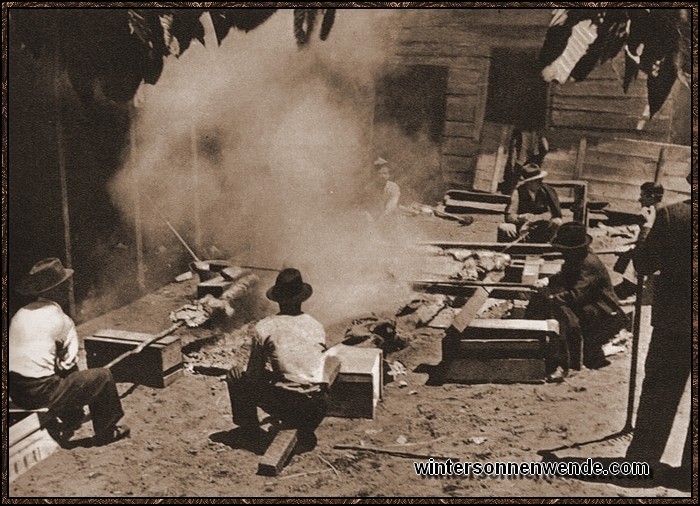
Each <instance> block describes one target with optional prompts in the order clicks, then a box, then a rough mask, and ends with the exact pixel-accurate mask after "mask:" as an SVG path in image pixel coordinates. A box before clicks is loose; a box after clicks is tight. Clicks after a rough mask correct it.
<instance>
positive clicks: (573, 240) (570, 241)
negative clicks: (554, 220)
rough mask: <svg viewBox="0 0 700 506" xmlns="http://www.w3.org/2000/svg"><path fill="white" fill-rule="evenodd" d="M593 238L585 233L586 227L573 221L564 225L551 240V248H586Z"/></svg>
mask: <svg viewBox="0 0 700 506" xmlns="http://www.w3.org/2000/svg"><path fill="white" fill-rule="evenodd" d="M592 240H593V238H592V237H591V236H590V235H588V234H587V233H586V227H585V226H584V225H582V224H581V223H576V222H574V221H572V222H569V223H564V224H563V225H562V226H561V227H559V230H558V231H557V235H556V237H555V238H554V239H553V240H552V247H554V248H556V249H560V250H574V249H582V248H587V247H588V245H589V244H591V241H592Z"/></svg>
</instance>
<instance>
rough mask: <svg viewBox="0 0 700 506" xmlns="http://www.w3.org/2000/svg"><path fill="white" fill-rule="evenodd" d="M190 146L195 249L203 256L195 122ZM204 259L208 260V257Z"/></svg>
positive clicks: (191, 131)
mask: <svg viewBox="0 0 700 506" xmlns="http://www.w3.org/2000/svg"><path fill="white" fill-rule="evenodd" d="M190 145H191V147H192V183H193V185H192V186H193V187H194V208H193V210H192V212H193V214H194V249H195V250H196V251H199V253H200V255H201V254H202V220H201V213H200V202H199V191H200V190H199V156H198V149H199V147H198V142H197V127H196V126H195V124H194V122H193V123H192V128H191V129H190ZM204 258H207V257H206V256H205V257H204Z"/></svg>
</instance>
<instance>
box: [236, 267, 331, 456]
mask: <svg viewBox="0 0 700 506" xmlns="http://www.w3.org/2000/svg"><path fill="white" fill-rule="evenodd" d="M311 293H312V288H311V285H309V284H308V283H305V282H304V281H303V279H302V277H301V273H300V272H299V271H298V270H297V269H284V270H282V271H281V272H280V273H279V275H278V276H277V281H276V282H275V285H274V286H273V287H272V288H270V289H269V290H268V291H267V298H268V299H270V300H272V301H275V302H276V303H277V304H278V305H279V308H280V311H279V313H277V314H276V315H274V316H268V317H267V318H264V319H263V320H261V321H259V322H258V323H257V324H256V325H255V335H254V336H253V342H252V347H251V351H250V358H249V360H248V367H247V369H246V371H245V373H244V372H242V371H240V370H239V369H238V368H237V367H234V368H232V369H231V370H230V371H229V373H228V375H227V378H226V381H227V384H228V388H229V396H230V400H231V412H232V415H233V422H234V423H235V424H236V425H238V426H239V427H240V429H241V431H242V435H243V437H244V438H246V439H249V440H255V439H259V438H260V437H261V436H263V433H262V431H261V430H260V422H259V420H258V415H257V407H258V406H259V407H261V408H262V409H264V410H265V411H267V412H268V414H270V415H272V416H273V417H276V418H278V419H279V420H280V421H281V422H282V425H283V426H286V427H289V428H293V429H297V430H298V446H297V451H307V450H310V449H312V448H313V447H314V446H316V436H315V434H314V432H315V430H316V428H317V427H318V425H319V424H320V423H321V421H322V420H323V417H324V416H325V414H326V410H327V408H328V389H327V386H328V385H327V383H326V381H325V378H324V364H325V355H324V352H325V351H326V333H325V330H324V329H323V325H321V323H319V322H318V321H317V320H315V319H314V318H313V317H311V316H309V315H308V314H305V313H304V312H302V310H301V304H302V302H304V301H305V300H306V299H308V298H309V297H310V296H311Z"/></svg>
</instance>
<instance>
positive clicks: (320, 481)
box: [9, 218, 689, 498]
mask: <svg viewBox="0 0 700 506" xmlns="http://www.w3.org/2000/svg"><path fill="white" fill-rule="evenodd" d="M421 219H423V218H421ZM425 221H426V227H430V228H431V229H432V230H433V233H434V234H435V237H436V238H438V237H440V238H443V239H450V240H471V241H478V240H493V236H494V235H495V234H494V226H495V224H494V222H493V220H486V221H485V222H484V223H475V224H474V225H472V226H470V227H458V226H457V225H456V224H455V223H454V222H446V221H443V220H437V219H430V220H429V219H427V218H426V219H425ZM262 281H263V285H264V286H267V283H269V282H270V279H268V278H267V277H264V278H263V280H262ZM194 283H195V280H193V281H189V282H185V283H179V284H176V283H174V284H170V285H167V286H165V287H163V288H161V289H160V290H157V291H156V292H153V293H151V294H148V295H147V296H145V297H143V298H142V299H140V300H138V301H136V302H134V303H132V304H130V305H128V306H125V307H123V308H120V309H119V310H116V311H113V312H110V313H108V314H105V315H103V316H101V317H99V318H97V319H95V320H92V321H90V322H87V323H85V324H83V325H82V326H81V327H80V328H79V333H80V334H81V335H83V336H85V335H89V334H90V333H91V332H94V331H96V330H97V329H99V328H118V329H125V330H134V331H140V332H152V333H156V332H159V331H160V330H162V329H164V328H167V327H168V326H169V321H168V313H169V312H170V311H172V310H173V309H176V308H178V307H180V306H181V305H182V304H184V303H185V302H186V301H187V299H188V297H190V296H191V294H192V292H193V290H194V287H195V284H194ZM396 302H397V303H396V307H397V308H399V307H400V306H401V305H403V304H405V303H406V302H408V301H396ZM648 309H649V308H648V307H647V308H646V311H647V312H646V313H645V318H646V322H647V323H646V324H645V325H643V335H642V359H641V360H640V364H642V363H643V356H644V350H645V348H646V342H648V338H649V333H650V332H649V331H650V329H649V325H648ZM358 316H361V315H358ZM380 316H382V315H380ZM388 316H391V315H388ZM252 317H253V315H248V318H252ZM244 320H245V318H244ZM349 323H350V322H349V321H344V322H338V323H337V324H335V325H332V326H329V328H328V331H329V338H330V340H331V341H332V342H337V341H338V340H340V339H341V337H342V335H343V333H344V330H345V329H346V328H347V327H348V325H349ZM248 327H249V324H246V323H245V321H238V322H237V323H235V324H229V325H228V326H227V327H226V328H220V327H211V328H204V329H181V330H179V331H178V332H179V334H180V335H181V336H182V339H183V344H184V345H185V352H186V362H187V364H188V370H187V371H186V373H185V375H184V377H183V378H181V379H179V380H178V381H177V382H175V383H174V384H172V385H171V386H169V387H167V388H165V389H154V388H148V387H144V386H136V385H132V384H128V383H126V384H120V385H119V387H120V392H121V393H122V396H123V399H122V402H123V405H124V409H125V411H126V413H127V419H126V420H127V422H128V423H129V425H130V426H131V428H132V431H133V434H132V437H131V438H130V439H127V440H123V441H119V442H117V443H114V444H111V445H109V446H105V447H99V448H91V447H87V446H85V445H83V444H81V443H84V442H85V441H87V438H89V437H90V436H91V434H92V432H91V427H90V424H89V423H88V424H85V425H84V427H83V428H82V429H81V431H80V432H79V433H78V434H77V435H76V438H74V439H75V440H77V446H76V447H74V448H71V449H61V450H59V451H58V452H57V453H55V454H54V455H52V456H51V457H49V458H48V459H46V460H44V461H43V462H41V463H39V464H37V465H36V466H34V467H33V468H32V469H30V470H29V471H27V472H26V473H25V474H23V475H22V476H20V477H19V478H18V479H17V480H15V481H14V482H13V483H12V484H11V485H10V487H9V495H10V497H63V496H67V497H227V496H228V497H240V496H243V497H258V496H271V497H298V496H312V497H337V496H343V497H363V496H434V497H435V496H442V497H446V496H452V497H483V498H490V497H572V496H573V497H618V496H623V497H649V496H652V497H666V496H669V497H670V496H674V497H679V496H680V497H682V496H689V493H688V492H687V489H686V491H682V490H679V489H678V487H673V486H670V485H669V484H668V483H665V482H663V481H662V480H660V479H655V480H645V481H641V480H636V481H626V482H622V481H619V480H617V481H616V480H613V479H608V480H597V481H595V480H581V479H570V478H550V477H548V478H519V479H506V478H499V479H494V478H479V477H459V478H431V479H427V478H418V477H416V475H415V473H414V470H413V462H414V460H416V459H414V458H404V457H398V456H392V455H386V454H375V453H371V452H365V451H352V450H336V449H334V448H333V446H334V445H336V444H351V445H364V446H370V447H380V448H384V449H388V450H399V451H405V452H411V453H418V454H424V455H442V456H453V457H455V459H457V460H462V461H479V462H488V461H491V462H493V461H515V462H527V461H537V462H539V461H541V460H542V456H541V455H540V454H539V452H542V451H545V450H551V449H555V448H559V447H562V446H571V445H573V444H574V443H582V442H586V441H592V440H596V439H599V438H603V437H605V436H609V435H612V434H615V433H617V432H618V431H620V429H622V427H623V425H624V422H625V414H626V404H627V385H628V377H629V369H630V353H629V350H628V352H627V353H625V354H620V355H615V356H613V357H611V364H610V365H609V366H608V367H605V368H603V369H600V370H597V371H591V370H585V369H584V370H583V371H580V372H578V373H577V374H576V375H575V376H573V377H570V378H569V379H568V380H567V381H566V382H565V383H561V384H538V385H532V384H518V385H489V384H487V385H453V384H445V385H439V386H429V384H430V382H429V381H428V380H429V377H430V372H431V371H432V367H433V366H435V365H437V364H438V363H439V362H440V358H441V357H440V354H441V352H440V342H441V337H442V333H441V331H439V330H436V329H430V328H426V327H422V328H416V327H415V326H412V325H411V324H410V320H405V321H403V322H401V321H400V322H399V329H400V333H401V334H402V335H404V336H405V337H407V338H408V346H407V348H405V349H403V350H401V351H399V352H396V353H393V354H390V355H389V356H387V357H386V358H387V359H388V360H389V361H390V362H391V361H394V360H399V361H401V362H402V363H403V364H404V365H405V366H406V369H407V371H408V372H407V374H406V375H405V376H400V377H399V378H398V379H400V380H401V381H404V382H405V383H406V385H404V386H402V385H401V384H399V381H394V382H391V383H388V384H386V385H385V388H384V399H383V401H382V402H381V403H380V404H379V408H378V414H377V416H376V418H375V419H374V420H350V419H339V418H327V419H326V420H324V422H323V424H322V425H321V427H320V428H319V430H318V433H317V434H318V437H319V445H318V447H317V448H316V449H315V450H314V451H312V452H309V453H305V454H302V455H297V456H294V457H293V458H292V459H291V461H290V463H289V464H288V465H287V467H286V468H285V469H284V470H283V471H282V473H281V475H280V476H279V477H276V478H270V477H265V476H258V475H257V474H256V471H257V460H258V458H257V455H258V454H261V453H262V451H263V448H262V447H261V446H258V447H251V446H249V445H246V444H244V443H243V442H242V441H241V440H240V438H239V437H238V434H237V431H236V430H235V426H234V425H233V424H232V422H231V413H230V405H229V400H228V395H227V390H226V386H225V384H224V383H223V382H222V381H221V380H220V378H219V377H218V376H217V375H216V370H215V369H212V370H210V371H206V370H203V371H204V372H209V374H195V373H194V372H192V370H195V367H194V366H195V365H197V364H199V365H202V364H207V363H208V364H210V365H213V366H218V365H219V364H221V365H224V366H225V365H226V364H227V363H228V365H232V363H239V364H241V363H244V361H245V359H246V356H247V349H248V348H247V340H248ZM200 370H202V369H201V368H200ZM640 371H641V369H640ZM640 384H641V380H640ZM685 404H686V407H688V404H689V403H688V402H686V403H685ZM688 413H689V409H687V410H685V411H684V413H682V415H684V416H679V418H678V419H679V421H680V422H682V421H683V420H687V419H688ZM686 423H687V422H686ZM684 434H685V426H683V424H682V423H680V425H679V427H678V428H677V430H674V437H673V441H672V442H671V443H672V444H670V445H669V449H667V458H666V460H667V461H668V463H669V464H670V465H672V466H677V465H678V464H679V462H678V458H679V457H678V455H679V450H678V448H679V446H680V444H681V441H682V436H684ZM628 442H629V438H628V437H626V436H623V437H621V438H617V439H613V440H610V441H606V442H603V443H596V444H590V445H585V446H583V447H582V448H580V449H578V450H572V452H573V453H572V454H573V455H575V456H577V457H580V458H586V457H622V456H623V455H624V450H625V448H626V445H627V443H628ZM688 481H689V480H688Z"/></svg>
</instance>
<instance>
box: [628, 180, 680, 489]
mask: <svg viewBox="0 0 700 506" xmlns="http://www.w3.org/2000/svg"><path fill="white" fill-rule="evenodd" d="M688 182H690V174H689V175H688ZM690 206H691V202H690V200H686V201H684V202H678V203H676V204H671V205H669V206H667V207H663V208H661V209H659V210H658V212H657V214H656V220H655V222H654V226H653V228H652V229H651V231H650V232H649V235H648V236H647V238H646V240H645V241H644V242H643V243H641V244H640V245H639V246H638V247H637V250H636V253H635V256H634V267H635V269H636V270H637V273H638V274H641V275H651V274H653V273H654V272H656V271H660V274H659V276H658V277H657V278H656V280H655V283H654V305H653V309H652V325H653V326H654V331H653V333H652V336H651V341H650V343H649V351H648V352H647V359H646V363H645V376H644V384H643V385H642V395H641V398H640V401H639V409H638V411H637V420H636V423H635V429H634V438H633V439H632V443H631V444H630V446H629V448H628V449H627V459H629V460H644V461H647V462H649V463H650V464H652V465H653V464H654V463H658V462H659V460H660V459H661V457H662V456H663V453H664V449H665V447H666V442H667V440H668V437H669V435H670V433H671V427H672V425H673V421H674V419H675V417H676V411H677V409H678V405H679V404H680V400H681V397H682V395H683V391H684V389H685V386H686V382H687V381H688V377H689V375H690V369H691V364H692V335H693V324H692V313H693V309H692V299H693V296H692V274H693V271H692V258H693V250H692V224H691V207H690ZM691 429H692V423H691V424H690V427H689V428H688V437H687V439H686V443H685V448H684V452H683V457H682V464H681V470H682V471H683V472H689V471H690V469H691V461H690V458H691V451H690V449H691V448H690V445H691V437H690V436H691ZM687 477H688V475H687V474H686V476H685V478H687Z"/></svg>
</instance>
